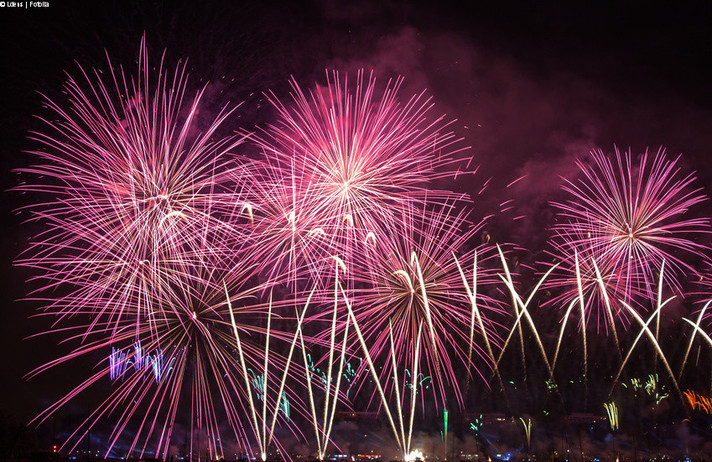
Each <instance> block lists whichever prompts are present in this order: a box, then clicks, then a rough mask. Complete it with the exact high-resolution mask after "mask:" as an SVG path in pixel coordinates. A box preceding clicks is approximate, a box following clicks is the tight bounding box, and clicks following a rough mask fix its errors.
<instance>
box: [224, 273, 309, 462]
mask: <svg viewBox="0 0 712 462" xmlns="http://www.w3.org/2000/svg"><path fill="white" fill-rule="evenodd" d="M223 284H224V289H225V297H226V299H227V305H228V310H229V312H230V322H231V324H232V329H233V334H234V335H235V341H236V344H237V351H238V357H239V360H240V366H241V368H242V374H243V378H244V381H245V387H246V389H247V393H248V395H247V396H248V400H249V401H248V404H249V406H250V412H251V415H252V424H253V432H254V435H255V437H256V439H257V442H258V445H259V449H260V456H261V458H262V460H263V461H265V460H267V449H268V447H269V445H270V443H271V441H272V438H273V436H274V428H275V425H276V422H277V417H278V416H279V411H280V403H281V400H282V399H283V397H284V388H285V384H286V381H287V377H288V375H289V368H290V365H291V363H292V355H293V353H294V348H295V346H296V344H297V339H298V338H299V336H300V335H301V329H302V322H303V320H304V315H305V314H306V311H307V308H308V307H309V303H310V302H311V298H312V296H313V294H314V291H312V292H311V294H309V297H308V298H307V300H306V303H305V305H304V309H303V310H302V313H301V314H300V315H298V317H297V326H296V331H295V332H294V335H293V336H292V339H291V344H290V347H289V353H288V354H287V357H286V360H285V364H284V372H283V373H282V378H281V380H280V385H279V390H278V392H277V394H276V398H275V404H274V407H273V408H271V409H270V415H271V422H270V423H269V425H268V419H267V404H268V395H267V393H268V380H269V352H270V350H269V348H270V347H269V340H270V325H271V320H272V295H271V294H270V301H269V311H268V318H267V331H266V335H265V346H264V369H263V377H264V383H263V387H264V391H263V393H264V396H263V399H262V419H261V420H262V425H261V428H262V430H261V431H260V425H259V422H258V418H257V409H256V407H255V402H254V400H253V398H252V391H251V386H250V378H249V374H248V369H247V365H246V362H245V355H244V353H243V347H242V342H241V341H240V334H239V332H238V329H237V324H236V323H235V315H234V312H233V308H232V303H231V302H230V295H229V293H228V289H227V285H226V284H225V283H224V282H223ZM268 426H269V432H268V431H267V428H268Z"/></svg>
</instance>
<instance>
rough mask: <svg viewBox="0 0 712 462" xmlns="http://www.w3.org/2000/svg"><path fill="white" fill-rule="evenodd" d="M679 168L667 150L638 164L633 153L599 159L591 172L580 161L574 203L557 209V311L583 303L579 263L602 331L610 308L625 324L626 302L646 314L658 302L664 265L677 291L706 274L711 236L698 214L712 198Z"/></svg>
mask: <svg viewBox="0 0 712 462" xmlns="http://www.w3.org/2000/svg"><path fill="white" fill-rule="evenodd" d="M678 162H679V157H678V158H675V159H673V160H670V159H668V157H667V155H666V154H665V151H664V150H662V149H661V150H659V151H658V152H657V153H656V154H654V155H650V154H649V153H648V152H647V151H646V152H645V153H643V154H642V155H641V156H640V157H639V158H638V159H637V160H636V161H634V159H633V156H632V155H631V153H630V151H629V152H627V153H624V154H622V153H620V152H619V151H618V150H617V149H616V151H615V154H614V155H612V156H608V155H606V154H604V153H603V152H602V151H600V150H598V151H593V152H592V153H591V163H590V164H588V163H586V162H584V161H578V166H579V168H580V174H579V176H578V177H577V178H575V179H573V180H566V182H565V184H564V186H563V190H564V191H565V192H566V193H567V194H568V195H569V197H570V199H568V200H567V201H566V202H557V203H554V204H553V205H554V207H555V208H556V209H557V210H558V215H557V223H556V225H555V226H554V228H553V231H554V234H555V235H554V238H553V240H552V242H553V244H552V247H553V250H552V251H551V254H552V256H553V257H554V259H555V261H559V262H560V267H559V268H558V269H557V271H556V273H555V274H554V275H553V276H552V278H551V279H550V281H549V282H548V287H550V288H557V289H558V288H562V289H563V293H561V294H559V295H557V297H555V298H554V299H553V300H554V301H555V302H556V303H557V305H560V306H566V305H567V304H568V303H570V302H571V301H572V300H575V299H576V297H578V294H579V289H578V282H577V279H578V278H577V276H576V271H577V268H576V266H577V264H576V261H578V270H579V272H580V278H581V284H582V287H583V293H584V296H585V298H586V309H587V314H588V316H589V317H590V318H595V320H596V321H597V322H598V323H599V324H598V326H599V327H600V323H601V321H602V320H604V319H608V318H610V315H609V314H608V313H605V314H604V313H603V310H604V309H606V308H605V307H604V305H605V303H606V300H607V301H608V303H610V304H611V306H613V311H614V312H615V316H616V317H618V318H623V319H625V314H624V313H625V312H624V310H622V309H621V305H620V302H621V301H624V302H626V303H632V304H634V305H635V306H638V307H640V306H643V304H642V303H641V302H640V301H641V300H650V299H655V297H656V295H655V294H656V291H657V288H658V278H659V274H660V271H661V268H662V267H663V262H664V265H665V271H664V273H663V274H664V281H663V283H664V284H665V286H667V287H672V288H673V289H675V290H677V291H680V290H681V288H682V284H683V282H684V280H685V279H686V277H687V276H693V277H694V275H696V274H698V271H697V269H696V266H697V263H699V262H700V261H703V260H705V259H706V258H707V257H706V253H707V250H708V247H707V246H706V245H705V244H704V243H702V242H701V241H700V238H701V237H702V236H703V235H705V234H708V233H709V232H710V228H709V223H708V220H707V219H706V218H696V217H694V216H692V217H691V216H690V209H691V208H693V207H694V206H696V205H698V204H700V203H701V202H703V201H705V200H706V199H707V198H706V196H704V195H703V194H702V193H701V192H700V189H696V188H695V187H694V180H695V177H694V176H693V175H692V174H687V175H685V174H683V173H682V172H681V168H680V167H679V165H678ZM594 262H595V265H596V266H597V267H598V270H599V273H600V276H601V277H600V280H599V277H598V275H597V273H596V268H595V266H594ZM601 281H602V287H601ZM603 291H605V294H604V293H603ZM597 310H598V311H599V312H598V313H596V314H595V315H594V314H592V313H595V312H596V311H597ZM607 322H609V321H607Z"/></svg>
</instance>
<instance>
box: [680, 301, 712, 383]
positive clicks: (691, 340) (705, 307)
mask: <svg viewBox="0 0 712 462" xmlns="http://www.w3.org/2000/svg"><path fill="white" fill-rule="evenodd" d="M711 303H712V300H710V301H708V302H707V303H705V306H704V307H702V310H700V314H699V316H697V322H696V323H695V324H694V326H695V329H694V330H693V332H692V337H690V343H688V344H687V350H685V357H684V358H683V359H682V365H681V366H680V373H679V374H678V380H679V379H680V378H681V377H682V371H684V370H685V364H687V358H688V356H689V355H690V350H691V349H692V343H693V342H694V341H695V335H697V332H698V331H700V332H702V331H701V330H700V323H701V322H702V318H703V317H704V315H705V311H707V308H708V307H709V306H710V304H711ZM682 319H683V321H686V319H685V318H682Z"/></svg>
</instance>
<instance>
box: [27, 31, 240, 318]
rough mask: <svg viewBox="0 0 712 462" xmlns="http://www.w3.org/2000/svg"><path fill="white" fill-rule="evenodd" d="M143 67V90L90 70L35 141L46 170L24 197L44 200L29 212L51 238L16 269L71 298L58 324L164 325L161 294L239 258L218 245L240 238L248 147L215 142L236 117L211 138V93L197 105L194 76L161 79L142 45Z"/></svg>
mask: <svg viewBox="0 0 712 462" xmlns="http://www.w3.org/2000/svg"><path fill="white" fill-rule="evenodd" d="M109 64H110V65H111V63H109ZM138 67H139V73H138V77H137V78H135V79H132V78H130V77H129V76H127V75H126V74H125V73H124V72H123V70H121V69H119V70H116V69H115V68H113V67H112V68H111V69H112V71H111V72H110V73H109V74H108V76H106V75H102V73H101V72H100V71H98V70H95V71H92V72H88V71H85V70H82V74H83V77H84V79H83V80H84V81H83V82H82V81H78V80H75V79H73V78H70V80H69V82H68V83H67V86H66V92H67V95H68V105H67V106H68V107H67V108H65V106H63V105H62V104H60V103H56V102H54V101H49V100H48V101H47V105H48V107H49V108H50V110H51V111H52V112H53V113H54V114H53V115H54V117H53V118H52V119H45V122H46V123H47V130H46V131H43V132H38V133H34V134H33V138H34V139H35V140H37V141H38V144H39V148H38V149H36V150H35V151H34V152H33V154H34V155H35V157H36V158H37V159H38V160H39V162H38V163H37V164H36V165H34V166H32V167H29V168H25V169H22V170H21V172H22V173H25V174H29V175H31V180H29V183H27V184H22V185H21V186H19V187H18V189H19V190H21V191H27V192H31V193H33V194H35V195H39V197H42V199H43V201H42V202H39V203H36V204H33V205H32V206H30V207H29V210H30V211H31V213H32V214H33V215H32V216H33V219H34V220H37V221H39V222H41V223H42V225H44V227H45V231H44V232H42V233H41V234H39V235H38V236H36V237H35V238H34V239H33V241H32V244H31V247H30V249H29V251H28V252H26V254H25V256H23V258H21V259H19V260H18V261H17V264H19V265H22V266H28V267H33V268H35V269H36V270H37V272H38V273H39V276H38V277H37V279H39V280H40V285H41V289H40V291H39V292H40V293H48V292H49V291H53V290H58V291H59V293H62V294H63V295H62V296H60V297H57V296H56V295H53V296H52V298H49V299H46V300H45V302H46V303H47V305H48V306H47V308H48V310H49V311H50V312H53V313H56V314H61V315H67V316H71V315H72V314H73V313H74V312H75V311H77V310H82V311H85V310H87V309H91V310H92V312H93V313H94V314H95V317H96V319H97V320H98V319H99V318H100V317H106V318H108V320H118V319H120V318H122V317H123V316H125V315H126V314H127V313H131V314H136V313H139V314H143V315H144V316H155V315H156V313H160V312H161V311H162V310H164V309H166V307H165V306H163V302H162V300H163V299H164V298H165V297H163V298H162V297H155V296H154V295H155V294H156V293H161V291H164V290H168V288H170V287H172V286H175V285H176V284H181V283H182V282H181V281H183V280H185V279H186V277H188V278H190V275H191V274H192V272H193V271H192V268H194V267H196V266H206V265H210V266H214V265H215V264H216V262H217V261H220V259H221V258H222V257H224V255H225V254H226V253H229V252H231V251H232V250H231V249H230V250H228V249H225V248H222V247H220V246H219V245H218V244H221V245H222V244H223V243H226V242H228V240H227V239H226V237H225V236H226V235H234V234H236V233H239V230H238V229H235V228H234V227H233V226H231V219H230V217H232V216H234V214H235V207H237V205H236V204H237V203H238V202H239V201H238V200H237V198H236V196H237V195H238V194H239V192H240V185H239V183H236V181H235V179H236V178H239V175H238V174H236V173H235V172H236V171H238V170H240V169H239V167H237V166H236V165H235V164H234V163H233V159H232V158H231V156H230V155H229V153H230V150H231V149H232V148H233V147H234V146H236V145H237V144H238V143H239V142H240V139H236V138H233V137H227V138H219V137H216V131H217V130H218V128H219V127H220V125H221V124H222V123H223V122H224V120H225V118H226V117H227V116H228V114H229V112H230V111H222V112H221V113H220V114H219V115H218V116H217V118H215V119H214V120H211V121H209V122H208V123H207V125H205V126H203V124H202V123H200V122H199V121H198V113H199V108H200V104H201V97H202V94H203V91H204V90H201V91H198V92H197V93H196V94H195V96H192V97H189V96H188V92H189V90H188V84H187V76H186V74H185V64H182V65H179V66H178V67H177V68H176V70H175V71H174V72H172V73H171V72H169V71H167V70H166V69H164V68H163V65H162V64H161V67H160V68H159V70H158V74H157V76H156V77H155V78H154V77H153V76H152V75H151V72H149V67H150V65H149V62H148V54H147V51H146V47H145V45H144V44H143V43H142V45H141V51H140V53H139V60H138ZM40 178H41V181H40V182H38V180H39V179H40ZM234 241H237V240H234ZM40 296H41V295H40ZM129 303H135V304H138V305H139V306H140V307H141V309H140V310H138V311H136V310H133V309H132V307H130V306H129ZM156 303H158V305H156Z"/></svg>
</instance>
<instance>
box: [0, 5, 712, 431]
mask: <svg viewBox="0 0 712 462" xmlns="http://www.w3.org/2000/svg"><path fill="white" fill-rule="evenodd" d="M49 3H50V6H49V8H29V9H24V8H22V9H12V8H9V7H0V84H1V85H0V92H1V95H2V97H1V98H0V132H1V133H0V140H1V141H0V149H1V155H0V158H1V159H2V166H1V167H0V172H1V175H2V189H3V190H7V189H9V188H12V187H13V186H14V185H15V184H16V181H17V180H16V176H15V174H13V173H12V172H11V170H12V169H13V168H17V167H19V166H24V165H27V163H28V162H29V161H30V160H29V159H28V156H27V155H25V154H23V150H24V149H27V148H29V147H30V143H29V141H28V140H27V139H26V137H27V132H28V130H30V129H32V128H36V127H37V126H38V124H37V122H36V120H34V119H33V115H35V114H43V111H44V109H43V108H42V99H41V97H40V96H39V94H38V92H43V93H45V94H47V95H48V96H50V97H54V98H57V97H60V98H61V93H60V92H61V89H62V85H63V82H64V81H65V76H64V72H65V71H68V72H69V73H76V71H77V66H76V63H79V64H81V65H82V66H84V67H91V66H97V67H103V66H104V67H105V62H106V58H105V51H106V52H108V54H109V55H110V57H111V59H112V61H113V62H115V63H126V64H127V66H128V67H129V68H130V66H131V65H132V64H133V65H135V64H134V62H135V59H136V56H137V50H138V44H139V41H140V38H141V36H142V34H144V32H145V34H146V38H147V42H148V44H149V48H150V50H151V51H152V53H153V54H154V55H159V54H160V53H161V52H162V50H163V49H167V52H166V60H167V61H168V62H169V63H175V62H176V61H177V60H178V59H181V58H188V60H189V69H190V72H191V78H192V81H193V82H194V84H195V85H196V87H197V86H199V85H201V84H202V83H204V82H206V81H210V82H211V86H210V87H209V91H208V95H207V98H208V101H212V102H214V106H215V111H216V112H217V111H218V110H219V109H220V106H221V104H223V103H221V102H222V101H226V100H230V101H231V102H233V103H236V102H240V101H245V103H244V104H243V105H242V106H241V108H240V110H239V111H238V115H239V120H240V123H244V124H245V125H246V126H242V127H235V128H243V129H249V128H251V127H252V126H253V125H255V124H264V123H265V121H268V120H269V119H270V117H271V116H272V115H273V114H272V113H271V112H270V110H269V108H268V107H267V105H265V104H264V98H263V97H262V96H261V92H263V91H267V90H273V91H274V92H275V94H277V95H278V96H281V97H286V95H287V89H288V85H287V81H288V79H289V77H290V76H293V77H294V78H295V79H296V80H297V81H298V82H300V84H301V85H302V86H303V87H309V86H310V85H311V84H312V82H314V81H315V80H316V81H318V82H324V70H325V69H337V70H343V71H349V72H354V71H356V70H357V69H360V68H363V69H366V70H371V69H372V70H374V72H375V74H376V76H377V77H378V78H379V79H381V80H385V79H386V78H388V77H395V76H398V75H403V76H404V77H405V83H404V85H403V94H404V95H405V96H409V95H410V94H412V93H415V92H419V91H420V90H422V89H423V88H427V90H428V92H429V94H430V95H431V96H433V99H434V102H435V104H436V106H435V113H438V114H439V113H445V114H447V116H448V117H449V118H452V119H457V122H456V123H455V124H454V128H455V130H456V132H457V133H458V134H459V135H461V136H463V137H464V138H465V143H467V144H468V145H470V146H472V150H473V153H474V154H475V156H476V157H475V159H476V162H478V163H479V164H480V165H481V176H480V177H479V178H477V180H476V181H477V183H478V184H481V183H482V182H484V180H486V179H487V178H489V177H493V178H494V179H493V181H492V187H491V190H490V194H491V195H490V196H489V198H488V199H484V201H485V202H484V203H483V204H482V207H483V208H485V209H486V208H488V207H489V208H491V204H495V203H499V202H502V201H504V200H506V199H510V198H513V199H515V202H516V204H517V207H518V210H519V212H520V213H527V214H530V215H531V216H530V219H528V220H526V221H525V222H524V224H523V225H522V226H521V228H520V229H519V230H518V231H517V232H514V233H512V234H511V235H508V236H506V237H507V238H510V239H515V240H518V241H519V243H520V244H522V245H527V246H528V245H539V244H540V241H539V240H537V239H535V238H532V237H531V236H540V235H542V231H541V230H536V226H538V225H539V224H540V223H541V220H543V221H544V222H545V221H546V217H543V218H541V220H540V219H539V218H537V217H538V216H539V215H541V214H542V210H543V209H544V208H545V204H546V201H547V200H548V199H549V198H550V197H551V195H552V194H554V193H555V192H556V190H557V188H558V184H559V180H558V175H559V174H562V175H566V174H567V173H568V172H571V170H572V168H573V160H574V159H575V158H576V157H578V156H580V155H582V154H585V153H586V152H587V151H588V150H589V149H590V148H591V147H601V148H603V149H604V150H607V151H610V150H612V149H613V145H614V144H616V145H618V146H620V147H621V148H623V149H627V148H628V147H629V146H630V147H632V149H633V151H636V152H640V151H642V150H643V149H645V147H646V146H650V147H651V148H653V149H657V148H658V147H659V146H660V145H664V146H667V147H668V150H669V151H670V152H672V153H675V154H676V153H684V154H685V159H686V162H688V163H689V166H690V167H691V168H693V169H695V170H697V171H698V175H699V177H700V184H701V185H702V186H704V187H705V188H707V193H710V188H709V185H710V181H711V180H712V155H711V154H712V151H711V150H712V84H711V83H710V82H712V72H710V68H711V67H712V66H710V59H712V27H710V24H712V15H711V14H710V11H709V7H708V6H707V3H708V2H703V1H692V2H686V3H685V4H684V5H678V4H673V3H669V4H668V6H667V7H660V6H654V5H653V3H654V2H619V3H620V4H615V5H610V4H607V3H605V2H604V3H602V2H585V3H579V2H551V3H550V4H546V5H539V4H538V3H540V2H499V1H490V2H474V1H469V2H453V3H448V4H446V5H442V3H443V2H436V1H433V2H429V3H421V2H415V3H413V2H401V1H390V0H382V1H374V2H367V1H353V2H337V1H329V0H324V1H321V2H284V4H282V3H280V2H262V1H254V2H251V1H248V2H238V1H235V2H227V1H226V2H209V1H206V2H191V1H187V0H177V1H164V2H159V1H120V2H118V1H117V2H100V1H93V2H77V1H65V2H59V1H56V0H49ZM463 4H464V5H463ZM455 5H457V6H455ZM75 61H76V63H75ZM201 80H202V83H201ZM522 174H528V175H529V176H528V177H527V179H525V180H524V181H522V182H520V183H519V184H518V185H517V187H516V188H513V189H511V190H505V189H504V188H503V185H506V184H508V183H509V182H511V181H512V180H514V179H515V178H517V177H519V176H520V175H522ZM458 188H460V189H462V190H471V189H474V186H473V185H469V184H459V185H458ZM505 196H506V197H505ZM0 203H1V204H2V205H1V211H2V216H1V220H2V225H1V226H2V239H1V243H2V249H1V250H0V256H1V263H2V268H1V269H0V274H2V277H1V278H0V297H2V298H1V300H2V302H1V303H0V355H1V356H0V357H1V362H0V375H1V376H2V379H1V380H0V411H8V412H10V413H12V414H14V415H15V416H17V418H18V419H19V420H25V419H27V418H30V417H31V416H34V415H35V414H36V413H38V412H39V411H40V410H41V409H42V407H43V406H44V405H46V403H47V400H48V398H50V397H51V396H57V393H58V392H57V393H55V392H54V389H53V384H55V383H58V382H55V381H57V380H58V381H59V383H61V382H62V381H63V378H62V377H61V376H62V374H55V375H52V374H49V375H46V376H41V377H39V378H37V379H33V380H32V381H30V382H29V383H27V382H26V381H25V380H23V379H22V376H23V374H25V373H27V372H28V371H30V370H31V369H32V368H34V367H36V366H38V365H40V364H42V363H43V362H44V361H47V360H49V359H51V358H53V357H55V356H56V351H55V350H54V348H53V345H54V344H56V338H53V339H52V340H51V341H48V340H36V339H30V340H24V341H23V338H25V337H27V336H29V335H31V334H33V333H35V332H37V331H39V330H41V329H42V328H43V327H42V326H44V324H43V321H42V320H39V319H31V320H27V317H28V316H29V315H31V314H32V313H33V305H32V303H28V302H16V301H15V300H17V299H19V298H22V297H23V296H24V295H25V294H26V293H27V292H28V290H29V288H30V287H31V285H29V284H27V283H26V282H25V280H26V279H27V278H28V277H29V276H30V274H29V273H28V272H27V271H24V270H18V269H16V268H13V267H12V260H13V259H14V258H16V257H17V255H18V254H19V253H20V252H21V251H22V250H23V249H24V248H25V246H26V241H27V236H28V235H30V234H31V233H33V232H36V229H35V228H33V227H32V226H27V225H23V224H22V223H21V221H22V219H21V217H20V218H18V217H17V216H16V214H14V213H13V210H15V209H16V208H17V207H19V206H21V205H22V204H23V199H22V198H21V197H19V196H18V195H17V194H16V193H13V192H3V193H2V200H0ZM532 230H534V231H532ZM503 237H504V236H502V237H501V238H503Z"/></svg>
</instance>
